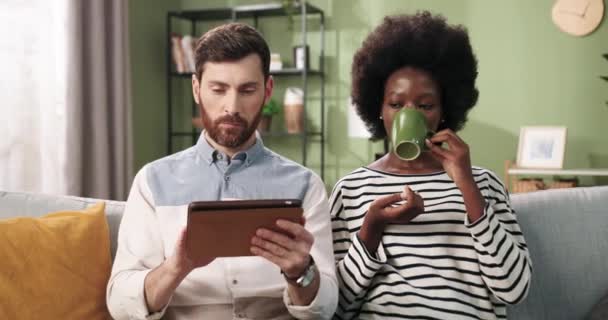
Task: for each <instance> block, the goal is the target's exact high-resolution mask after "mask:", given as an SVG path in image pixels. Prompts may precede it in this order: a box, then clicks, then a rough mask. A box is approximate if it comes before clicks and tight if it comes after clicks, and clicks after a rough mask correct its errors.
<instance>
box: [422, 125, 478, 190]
mask: <svg viewBox="0 0 608 320" xmlns="http://www.w3.org/2000/svg"><path fill="white" fill-rule="evenodd" d="M444 142H445V143H446V144H447V148H442V147H440V146H437V145H435V143H444ZM426 145H427V146H428V147H429V149H430V150H431V155H433V156H434V157H435V158H436V159H437V160H439V161H440V162H441V165H442V166H443V169H444V170H445V172H446V173H447V174H448V176H450V178H452V180H454V183H456V185H457V186H459V187H460V186H462V185H463V184H465V183H469V182H473V173H472V169H471V156H470V154H469V146H468V145H467V144H466V143H465V142H464V141H463V140H462V139H460V137H459V136H458V135H456V133H454V131H452V130H451V129H445V130H441V131H439V132H437V133H436V134H435V135H434V136H432V137H431V138H430V139H427V140H426Z"/></svg>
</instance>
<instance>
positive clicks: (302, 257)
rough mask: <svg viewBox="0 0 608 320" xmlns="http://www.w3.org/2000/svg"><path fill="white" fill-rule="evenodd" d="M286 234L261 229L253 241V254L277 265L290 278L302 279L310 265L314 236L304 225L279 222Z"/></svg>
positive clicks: (284, 221)
mask: <svg viewBox="0 0 608 320" xmlns="http://www.w3.org/2000/svg"><path fill="white" fill-rule="evenodd" d="M276 224H277V226H278V227H279V228H280V229H281V230H283V231H284V234H282V233H279V232H275V231H272V230H269V229H265V228H260V229H258V230H257V232H256V235H255V236H254V237H253V238H252V240H251V244H252V247H251V253H253V254H255V255H256V256H260V257H263V258H265V259H267V260H268V261H270V262H272V263H274V264H275V265H277V266H278V267H279V268H281V270H282V271H283V273H284V274H285V275H286V276H287V277H289V278H298V277H300V276H301V275H302V274H303V273H304V271H305V270H306V268H307V267H308V265H309V263H310V248H311V247H312V244H313V242H314V237H313V235H312V234H311V233H310V232H308V230H306V229H305V228H304V227H303V226H302V225H300V224H297V223H294V222H291V221H287V220H278V221H277V223H276Z"/></svg>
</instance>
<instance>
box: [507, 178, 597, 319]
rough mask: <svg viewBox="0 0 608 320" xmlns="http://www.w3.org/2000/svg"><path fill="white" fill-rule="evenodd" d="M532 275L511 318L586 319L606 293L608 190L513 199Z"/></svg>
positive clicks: (553, 192) (557, 192)
mask: <svg viewBox="0 0 608 320" xmlns="http://www.w3.org/2000/svg"><path fill="white" fill-rule="evenodd" d="M511 200H512V204H513V208H514V209H515V211H516V213H517V217H518V220H519V224H520V226H521V228H522V230H523V232H524V235H525V237H526V241H527V243H528V248H529V250H530V254H531V255H532V263H533V274H532V285H531V291H530V294H529V295H528V298H527V299H526V300H524V302H522V303H521V304H520V305H517V306H514V307H510V308H509V313H508V316H509V318H510V319H516V320H526V319H531V320H532V319H533V320H539V319H567V320H573V319H575V320H576V319H584V318H585V316H586V315H587V314H589V312H590V310H591V308H592V307H593V305H594V304H595V303H597V302H598V301H599V300H600V298H601V297H602V296H603V295H604V294H605V293H606V290H608V187H592V188H575V189H557V190H549V191H541V192H534V193H527V194H515V195H512V197H511Z"/></svg>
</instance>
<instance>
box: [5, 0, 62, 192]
mask: <svg viewBox="0 0 608 320" xmlns="http://www.w3.org/2000/svg"><path fill="white" fill-rule="evenodd" d="M66 18H67V8H66V0H53V1H48V0H28V1H20V0H2V1H0V70H2V76H0V190H10V191H31V192H45V193H58V194H64V193H66V191H67V184H66V183H67V181H68V178H67V174H68V173H67V169H66V143H65V141H66V137H65V134H66V130H65V129H66V117H65V116H66V109H65V101H66V81H67V74H66V62H67V61H66V52H65V51H66V26H67V25H66V22H67V20H66Z"/></svg>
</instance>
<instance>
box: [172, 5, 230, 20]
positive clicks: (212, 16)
mask: <svg viewBox="0 0 608 320" xmlns="http://www.w3.org/2000/svg"><path fill="white" fill-rule="evenodd" d="M169 17H175V18H182V19H188V20H228V19H232V9H229V8H215V9H205V10H188V11H169Z"/></svg>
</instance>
